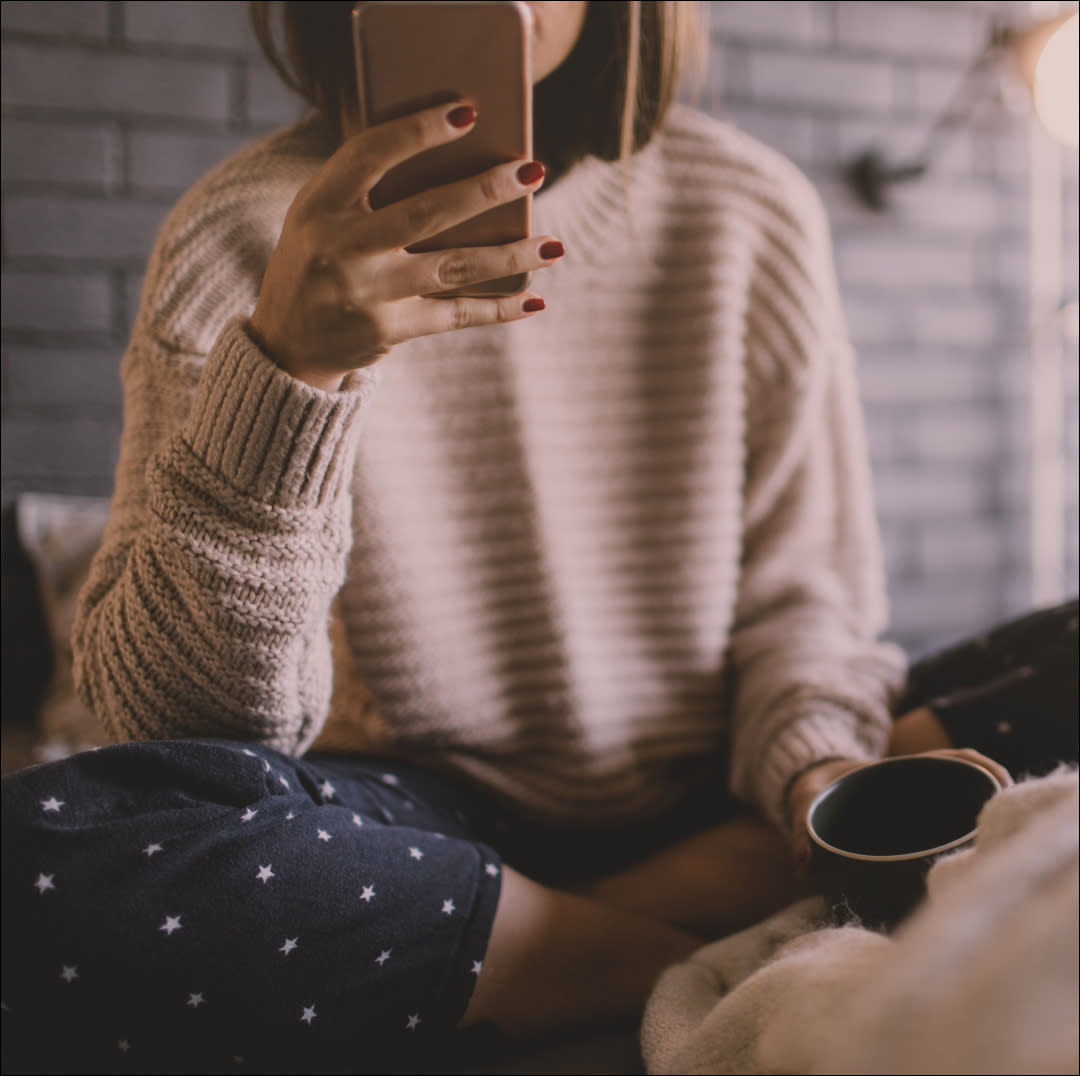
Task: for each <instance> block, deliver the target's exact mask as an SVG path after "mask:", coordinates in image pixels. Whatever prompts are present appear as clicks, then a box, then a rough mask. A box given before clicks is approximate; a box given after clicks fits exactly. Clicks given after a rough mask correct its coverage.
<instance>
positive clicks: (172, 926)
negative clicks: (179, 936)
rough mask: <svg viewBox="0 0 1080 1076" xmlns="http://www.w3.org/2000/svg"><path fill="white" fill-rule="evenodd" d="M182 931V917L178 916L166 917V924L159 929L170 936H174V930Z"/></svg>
mask: <svg viewBox="0 0 1080 1076" xmlns="http://www.w3.org/2000/svg"><path fill="white" fill-rule="evenodd" d="M181 929H183V928H182V927H181V926H180V916H178V915H167V916H165V922H164V923H162V924H161V926H159V927H158V930H163V931H165V933H166V934H170V935H171V934H172V932H173V931H174V930H181Z"/></svg>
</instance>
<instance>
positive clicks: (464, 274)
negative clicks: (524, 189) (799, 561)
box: [378, 236, 564, 301]
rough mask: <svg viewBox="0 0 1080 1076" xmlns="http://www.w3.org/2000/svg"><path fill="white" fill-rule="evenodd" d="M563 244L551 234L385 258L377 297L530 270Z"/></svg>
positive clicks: (435, 290)
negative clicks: (498, 244)
mask: <svg viewBox="0 0 1080 1076" xmlns="http://www.w3.org/2000/svg"><path fill="white" fill-rule="evenodd" d="M563 253H564V251H563V245H562V243H560V242H559V241H558V240H557V239H554V238H552V237H551V236H540V237H535V236H534V237H532V238H529V239H519V240H518V241H517V242H515V243H507V244H505V245H504V246H499V247H459V248H455V249H453V250H438V251H432V252H431V253H429V254H404V255H399V256H397V257H396V258H395V259H394V261H393V263H392V264H391V265H390V266H387V262H386V260H385V259H384V260H383V262H382V263H381V264H382V266H383V269H382V272H381V273H380V275H379V277H378V288H379V298H380V299H383V300H388V301H393V300H396V299H408V298H411V297H412V296H415V295H427V296H432V295H438V294H439V293H440V292H447V291H455V290H457V289H459V288H464V287H468V286H470V285H472V284H481V283H483V282H484V281H486V280H499V279H500V278H502V277H509V276H517V275H518V274H519V273H531V272H534V271H535V270H538V269H543V268H544V267H545V266H548V265H551V264H552V263H553V262H556V261H558V259H559V258H561V257H562V256H563Z"/></svg>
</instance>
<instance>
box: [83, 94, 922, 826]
mask: <svg viewBox="0 0 1080 1076" xmlns="http://www.w3.org/2000/svg"><path fill="white" fill-rule="evenodd" d="M330 149H331V147H330V146H329V145H328V144H327V142H326V138H325V135H324V134H322V133H321V129H320V127H319V126H318V124H317V123H315V122H314V121H311V120H309V121H305V122H304V123H302V124H300V125H298V126H297V127H294V128H291V129H289V130H287V131H284V132H281V133H279V134H276V135H273V136H271V137H269V138H267V139H264V140H263V141H261V142H260V143H257V144H256V145H254V146H252V147H250V148H248V149H247V150H245V151H243V152H241V153H240V154H238V155H237V156H235V157H233V158H232V159H231V160H229V161H228V162H226V163H225V164H223V165H222V166H220V167H219V168H217V169H216V170H215V171H213V172H212V173H211V174H210V175H209V176H207V177H206V178H205V179H204V180H202V181H201V182H200V183H199V184H198V185H197V186H196V187H195V188H194V189H193V190H192V191H190V192H189V193H188V194H187V195H186V196H185V197H184V198H183V200H182V201H181V202H180V204H179V205H178V206H177V207H176V209H175V210H174V211H173V213H172V214H171V215H170V217H169V218H168V220H167V222H166V223H165V225H164V227H163V229H162V232H161V235H160V237H159V240H158V243H157V245H156V249H155V251H154V254H153V257H152V259H151V262H150V265H149V269H148V272H147V277H146V284H145V289H144V294H143V300H142V307H141V310H140V313H139V316H138V321H137V324H136V327H135V330H134V334H133V337H132V340H131V344H130V347H129V349H128V352H127V354H126V355H125V357H124V360H123V366H122V373H123V382H124V392H125V428H124V434H123V439H122V445H121V453H120V460H119V464H118V469H117V475H116V488H115V494H114V499H113V506H112V512H111V517H110V521H109V525H108V528H107V531H106V535H105V541H104V545H103V548H102V550H101V552H100V554H99V555H98V557H97V559H96V561H95V564H94V567H93V570H92V573H91V578H90V581H89V583H88V586H87V588H86V590H85V592H84V594H83V596H82V601H81V607H80V613H79V617H78V621H77V624H76V630H75V648H76V666H77V677H78V681H79V684H80V690H81V693H82V695H83V697H84V698H85V699H86V700H87V702H88V703H89V704H90V705H91V706H92V707H93V708H94V710H95V711H96V712H97V713H98V714H99V716H100V718H101V720H102V721H103V722H104V723H105V724H106V726H107V727H108V728H109V730H110V731H111V732H112V734H113V735H115V736H116V737H117V738H119V739H137V738H147V737H152V738H162V737H181V736H228V737H243V738H256V739H260V740H263V741H265V742H267V743H270V744H272V745H274V746H276V747H279V748H282V749H283V750H286V751H290V752H302V751H304V750H305V749H307V748H308V747H309V746H310V745H311V744H312V742H313V741H314V740H315V739H316V737H317V736H318V735H319V733H320V730H322V729H323V727H324V724H325V723H326V721H327V715H328V713H329V711H330V709H331V686H332V681H333V682H334V687H335V701H334V704H333V709H334V714H335V716H334V719H333V720H332V721H331V726H332V728H329V729H328V730H327V731H326V732H325V733H324V740H323V742H324V743H329V744H332V745H335V746H351V747H355V748H359V749H366V750H375V751H379V752H382V753H391V754H396V755H404V756H406V757H410V758H414V759H417V760H420V761H426V762H431V763H432V764H435V765H439V766H442V767H449V768H451V769H452V770H454V771H456V772H459V773H464V774H467V775H469V776H470V777H472V778H475V779H478V780H480V781H482V782H484V783H486V784H487V785H489V786H491V787H494V788H496V789H498V790H500V791H501V792H503V793H504V794H505V795H506V796H508V797H509V798H510V799H511V800H512V801H514V802H515V803H517V804H518V805H519V806H520V807H521V808H522V809H523V810H525V811H527V812H529V813H531V814H534V815H536V816H538V817H541V818H548V819H551V820H553V821H565V822H571V823H575V824H590V823H595V824H607V823H615V822H625V821H632V820H634V819H637V818H642V817H645V816H647V815H649V814H651V813H653V812H656V811H659V810H661V809H663V808H664V807H666V806H668V805H670V804H671V803H673V802H674V801H675V800H676V799H677V798H678V797H679V795H680V794H681V793H682V792H683V791H685V790H686V789H687V788H688V787H689V786H690V785H691V784H693V783H694V782H698V781H714V782H715V783H716V785H717V788H718V790H719V789H721V788H723V787H724V786H725V785H729V786H730V787H731V788H733V790H734V791H735V793H736V794H737V795H739V796H740V797H743V798H744V799H746V800H747V801H749V802H751V803H754V804H757V805H758V806H760V807H761V808H763V809H764V810H765V811H766V812H767V813H768V814H769V815H771V816H772V817H773V818H778V817H779V814H780V811H781V799H782V792H783V789H784V786H785V784H786V782H787V781H788V780H789V779H790V777H791V776H792V775H794V774H795V773H796V772H798V771H800V770H801V769H803V768H804V767H805V766H806V765H807V764H808V763H810V762H811V761H813V760H815V759H817V758H821V757H826V756H835V755H841V756H853V757H863V756H869V755H874V754H877V753H880V751H881V750H882V748H883V745H884V741H885V739H886V735H887V728H888V714H887V710H888V703H889V701H890V697H891V693H892V692H893V691H894V689H895V688H896V686H897V682H898V679H899V677H900V675H901V661H900V658H899V655H898V653H897V652H896V651H895V650H894V649H893V648H892V647H890V646H886V645H883V644H881V643H880V642H878V641H876V635H877V633H878V632H879V631H880V630H881V628H882V626H883V618H884V609H885V606H884V596H883V589H884V588H883V579H882V567H881V563H880V552H879V544H878V535H877V530H876V524H875V519H874V513H873V505H872V498H871V492H870V486H869V482H868V475H867V461H866V450H865V446H864V442H863V432H862V428H861V420H860V414H859V409H858V401H857V393H856V385H855V376H854V368H853V360H852V355H851V353H850V351H849V348H848V344H847V341H846V338H845V332H844V326H843V320H842V316H841V312H840V308H839V302H838V298H837V293H836V288H835V282H834V276H833V269H832V264H831V253H830V246H829V239H828V231H827V224H826V221H825V219H824V216H823V213H822V210H821V208H820V205H819V203H818V201H817V199H816V197H815V195H814V193H813V191H812V189H811V187H810V185H809V184H808V183H807V182H806V180H805V179H804V178H803V177H802V176H801V175H800V174H799V173H798V172H797V170H796V169H795V168H794V167H793V166H791V165H790V164H788V163H787V162H786V161H784V160H782V159H781V158H779V157H777V156H776V155H775V154H774V153H772V152H771V151H769V150H767V149H766V148H764V147H763V146H761V145H759V144H757V143H755V142H754V141H752V140H751V139H749V138H748V137H747V136H745V135H743V134H740V133H739V132H737V131H735V130H733V129H731V128H729V127H726V126H722V125H720V124H718V123H717V122H715V121H714V120H711V119H708V118H706V117H704V116H702V115H700V114H698V113H696V112H693V111H691V110H689V109H686V108H681V107H680V108H677V109H675V110H674V111H673V113H672V114H671V116H670V118H669V121H668V123H667V125H666V129H665V130H664V131H663V133H662V134H660V135H659V136H658V137H657V138H656V139H655V140H654V142H653V143H652V144H651V145H650V147H649V148H648V149H646V150H645V151H644V152H642V153H640V154H638V155H637V156H636V157H635V158H634V159H632V160H631V161H630V163H629V165H628V166H627V167H626V168H625V170H624V169H622V168H620V166H619V165H616V164H609V163H603V162H600V161H598V160H595V159H589V160H586V161H585V162H583V163H581V164H579V165H578V166H577V167H575V168H574V169H573V170H572V171H571V172H570V173H569V174H568V175H566V176H565V177H564V178H562V179H561V180H560V181H559V182H557V183H556V184H554V185H553V186H552V187H551V189H549V190H546V191H542V192H541V193H540V194H539V195H538V196H537V198H536V203H535V224H536V229H537V231H538V232H550V233H551V234H554V235H556V236H558V237H559V238H560V239H562V240H563V241H564V243H565V244H566V247H567V254H566V257H565V258H564V259H563V260H562V261H561V262H560V263H558V264H557V265H556V266H554V267H553V268H551V269H548V270H545V271H544V272H543V273H542V274H540V275H539V276H538V278H537V280H536V287H537V289H538V290H539V292H540V294H542V295H544V296H545V298H546V300H547V306H548V308H547V310H546V311H545V312H544V313H542V314H540V315H538V316H535V317H533V318H530V319H528V320H526V321H523V322H519V323H514V324H511V325H502V326H498V327H492V328H479V329H469V330H464V331H460V332H458V333H456V334H451V335H441V336H437V337H429V338H426V339H422V340H418V341H414V342H411V343H408V344H405V345H401V346H399V347H397V348H395V349H394V350H393V352H391V354H389V355H388V356H387V357H385V358H384V359H383V360H382V361H381V362H380V363H379V364H378V365H377V366H376V367H374V368H372V369H369V370H364V371H361V372H358V373H354V374H352V375H350V378H349V381H348V384H347V386H346V388H345V389H344V390H343V391H342V392H340V393H336V394H331V393H322V392H319V391H317V390H314V389H311V388H309V387H307V386H305V385H303V384H300V383H298V382H296V381H294V380H293V379H291V378H290V377H289V376H287V375H286V374H285V373H284V372H282V371H281V370H279V369H278V368H277V367H276V366H274V365H273V364H272V363H271V362H270V361H269V360H268V359H267V357H266V356H265V355H263V354H262V353H261V352H260V351H259V349H258V348H257V347H256V346H255V345H254V343H253V342H252V340H251V339H250V337H249V336H248V335H247V334H246V332H245V328H244V326H245V321H244V319H245V317H246V316H247V315H249V314H250V312H251V310H252V309H253V306H254V303H255V299H256V296H257V293H258V289H259V284H260V280H261V277H262V273H263V270H264V268H265V266H266V263H267V259H268V257H269V256H270V253H271V251H272V249H273V247H274V244H275V241H276V239H277V236H278V234H279V232H280V229H281V226H282V221H283V219H284V215H285V211H286V209H287V207H288V205H289V203H290V201H291V200H292V198H293V196H294V195H295V193H296V191H297V190H298V188H299V187H300V185H301V184H302V183H303V182H304V181H305V180H306V179H307V178H309V177H310V176H311V175H312V174H313V173H314V171H315V170H316V169H317V168H318V167H319V165H320V163H321V162H322V161H323V160H325V158H326V156H327V155H328V153H329V152H330ZM339 594H340V600H339V602H338V603H337V606H336V608H339V609H340V622H339V625H338V634H339V645H338V646H337V647H335V648H333V649H334V654H333V656H332V648H331V643H330V638H329V637H330V635H332V634H333V631H328V622H329V620H330V615H331V607H332V605H333V604H334V600H335V597H336V596H338V595H339ZM332 669H334V673H333V675H332Z"/></svg>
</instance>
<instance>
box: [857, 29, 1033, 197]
mask: <svg viewBox="0 0 1080 1076" xmlns="http://www.w3.org/2000/svg"><path fill="white" fill-rule="evenodd" d="M1011 42H1012V36H1011V31H1010V30H1009V29H1008V28H1007V27H994V28H992V29H991V32H990V39H989V41H988V42H987V44H986V46H985V47H984V48H983V49H982V50H981V51H980V52H979V54H978V55H977V56H976V57H975V59H974V60H973V61H972V62H971V64H970V65H969V66H968V68H967V70H966V71H965V72H964V74H963V76H962V78H961V79H960V82H959V84H958V85H957V87H956V89H955V90H954V91H953V94H952V96H951V97H950V98H949V100H948V102H947V103H946V105H945V107H944V108H943V109H942V111H941V112H940V113H938V116H937V118H936V119H935V120H934V122H933V123H932V124H931V125H930V129H929V130H928V131H927V133H926V136H925V138H924V139H923V144H922V147H921V148H920V149H919V151H918V152H917V153H915V154H914V155H912V156H911V157H910V158H909V159H908V160H906V161H903V162H900V163H897V164H893V163H890V162H889V161H888V160H886V158H885V156H884V155H883V154H882V153H881V152H880V151H879V150H877V149H869V150H866V151H865V152H864V153H862V154H860V155H859V156H858V157H857V158H856V159H855V160H854V161H853V162H852V163H851V164H850V165H849V166H848V169H847V179H848V182H849V183H850V184H851V186H852V187H853V188H854V190H855V192H856V193H857V194H858V196H859V198H860V200H861V201H862V202H863V204H864V205H866V206H868V207H869V208H870V209H875V210H878V211H879V212H880V211H882V210H884V209H885V208H886V207H887V204H888V199H887V192H888V189H889V187H891V186H893V185H894V184H896V183H906V182H908V181H909V180H913V179H919V178H921V177H922V176H924V175H925V174H926V173H927V171H928V170H929V168H930V162H931V161H932V160H933V155H934V153H935V152H936V151H937V150H938V149H939V148H940V147H941V146H942V145H944V144H945V143H946V142H947V138H948V136H949V135H951V134H952V133H953V132H955V130H956V129H957V128H958V127H960V126H961V125H962V124H964V123H966V122H967V120H968V119H969V118H970V117H971V114H972V112H974V110H975V108H976V106H977V105H978V104H979V103H980V101H981V100H982V98H983V87H982V86H981V81H982V76H983V75H984V73H985V72H986V71H987V70H988V69H990V68H991V67H993V66H996V65H997V64H998V63H999V61H1000V59H1001V57H1002V55H1003V53H1004V52H1005V51H1006V50H1007V49H1008V48H1009V47H1010V45H1011ZM977 91H978V92H977Z"/></svg>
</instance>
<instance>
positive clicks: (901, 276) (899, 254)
mask: <svg viewBox="0 0 1080 1076" xmlns="http://www.w3.org/2000/svg"><path fill="white" fill-rule="evenodd" d="M836 262H837V271H838V272H839V273H840V275H841V276H842V277H844V278H846V279H849V280H858V281H859V286H860V287H865V288H871V287H883V288H903V289H905V291H906V292H907V294H913V293H919V292H924V291H927V290H932V291H937V290H939V289H944V290H946V291H963V292H970V291H971V290H972V289H974V288H975V287H976V286H977V283H978V264H977V253H976V249H975V247H974V245H971V244H961V245H958V244H943V243H938V242H935V241H934V240H923V241H918V240H916V239H914V238H912V237H909V236H906V235H904V236H895V237H892V238H891V239H890V240H889V243H888V246H887V247H886V248H885V249H883V248H882V241H881V239H880V238H879V237H878V236H876V235H875V234H874V233H873V231H871V230H869V229H867V230H866V231H864V232H862V233H859V234H855V235H849V236H846V237H845V238H844V239H842V240H839V241H838V242H837V244H836Z"/></svg>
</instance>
